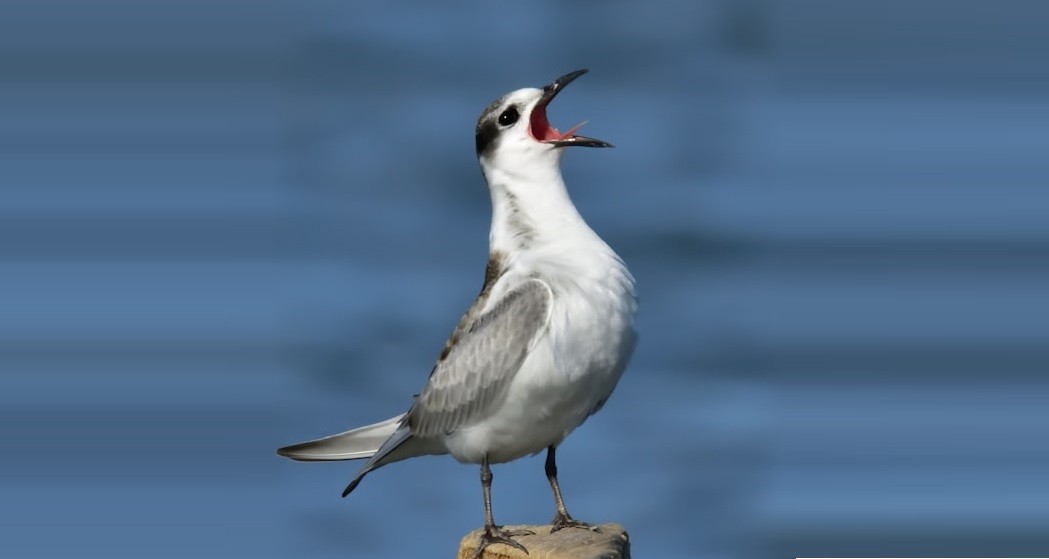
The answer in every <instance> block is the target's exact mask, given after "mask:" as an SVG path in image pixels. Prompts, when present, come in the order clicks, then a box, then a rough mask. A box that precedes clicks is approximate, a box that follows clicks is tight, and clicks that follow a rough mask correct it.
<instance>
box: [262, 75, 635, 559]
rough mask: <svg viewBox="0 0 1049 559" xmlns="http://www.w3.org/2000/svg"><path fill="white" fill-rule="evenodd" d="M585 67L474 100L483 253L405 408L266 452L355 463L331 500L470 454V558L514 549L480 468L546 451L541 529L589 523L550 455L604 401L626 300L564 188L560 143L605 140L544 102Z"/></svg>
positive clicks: (629, 345)
mask: <svg viewBox="0 0 1049 559" xmlns="http://www.w3.org/2000/svg"><path fill="white" fill-rule="evenodd" d="M586 72H587V70H585V69H583V70H576V71H574V72H571V73H568V74H565V75H563V76H561V77H559V78H557V79H556V80H554V81H553V82H552V83H550V84H548V85H546V86H544V87H541V88H523V89H518V90H515V91H512V92H510V93H507V94H506V95H503V96H502V97H500V98H499V99H497V100H495V101H494V102H492V103H491V104H490V105H488V107H487V108H485V109H484V111H483V112H482V113H481V116H480V118H479V119H478V121H477V127H476V131H475V144H476V149H477V158H478V162H479V163H480V167H481V172H482V174H483V176H484V179H485V182H486V183H487V186H488V190H489V193H490V195H491V202H492V222H491V229H490V232H489V255H488V262H487V265H486V266H485V272H484V281H483V284H482V287H481V291H480V293H479V294H478V295H477V298H476V299H475V300H474V301H473V303H472V304H471V305H470V306H469V308H468V309H467V311H466V312H465V314H463V316H462V318H461V319H460V320H459V322H458V324H457V325H456V326H455V328H454V330H453V331H452V334H451V336H450V337H449V338H448V340H447V342H446V343H445V345H444V348H443V350H442V351H441V353H440V356H439V357H438V358H437V361H436V363H435V365H434V367H433V369H432V370H431V372H430V375H429V378H428V379H427V381H426V384H425V386H424V387H423V388H422V391H421V392H420V393H419V394H417V395H416V396H415V398H414V400H413V402H412V405H411V406H410V408H409V409H408V411H407V412H405V413H402V414H400V415H397V416H395V417H392V418H390V419H387V420H385V421H381V422H379V423H375V424H372V425H368V426H364V427H360V428H357V429H353V430H350V431H346V432H344V433H339V434H337V435H331V436H328V437H324V438H321V439H317V440H312V441H308V442H304V443H299V444H295V445H291V446H286V447H283V448H280V449H278V451H277V453H278V454H280V455H281V456H285V457H288V458H292V459H294V460H300V461H320V460H355V459H365V460H367V461H366V462H365V463H364V466H363V467H362V468H361V469H360V471H359V472H358V473H357V475H356V476H355V477H354V478H353V480H352V481H351V482H350V483H349V485H347V487H346V489H345V490H344V491H343V494H342V496H343V497H345V496H346V495H348V494H349V493H350V492H351V491H353V490H354V489H355V488H356V487H357V485H358V484H359V483H360V482H361V480H362V479H363V478H364V477H365V476H366V475H367V474H368V473H370V472H372V471H374V470H376V469H378V468H380V467H382V466H385V465H387V464H390V463H393V462H397V461H400V460H404V459H407V458H412V457H416V456H424V455H434V454H437V455H441V454H450V455H451V456H452V457H454V458H455V459H456V460H458V461H459V462H461V463H465V464H479V465H480V468H481V489H482V495H483V500H484V516H485V520H484V529H483V531H482V533H481V537H480V542H479V545H478V547H477V550H476V555H475V557H480V556H481V554H482V552H483V550H484V549H485V548H486V547H488V546H489V545H492V544H495V543H502V544H505V545H509V546H511V547H514V548H517V549H520V550H521V551H523V552H525V553H527V549H526V548H525V547H524V545H522V544H521V543H520V542H517V541H515V540H514V539H513V538H514V537H517V536H521V535H527V534H531V533H532V532H531V531H512V530H509V529H506V528H504V527H503V526H500V525H497V524H495V521H494V518H493V515H492V502H491V487H492V479H493V476H492V472H491V468H490V465H492V464H501V463H506V462H509V461H512V460H516V459H518V458H522V457H525V456H529V455H535V454H538V453H540V452H542V451H543V450H546V461H545V465H544V466H545V473H546V477H547V480H548V482H549V484H550V488H551V490H552V492H553V498H554V505H555V508H556V512H555V515H554V519H553V521H552V522H551V533H553V532H556V531H558V530H561V529H564V528H584V529H590V530H595V531H600V530H599V528H597V527H596V526H594V525H592V524H589V523H586V522H582V521H579V520H576V519H575V518H573V517H572V516H571V515H570V514H569V513H568V509H567V508H566V507H565V503H564V499H563V497H562V494H561V488H560V486H559V484H558V481H557V461H556V451H557V448H558V446H559V445H560V444H561V443H562V441H564V439H565V437H567V436H568V435H569V434H570V433H571V432H572V431H573V430H575V428H576V427H578V426H579V425H581V424H582V423H583V422H584V421H586V420H587V419H588V418H589V417H590V416H592V415H593V414H595V413H597V411H599V410H600V409H601V408H602V407H603V406H604V405H605V402H607V400H608V398H609V396H611V395H612V391H613V390H614V389H615V387H616V385H617V384H618V382H619V379H620V378H621V376H622V375H623V372H624V370H625V368H626V366H627V363H628V361H629V360H630V358H631V355H632V354H633V351H634V347H635V345H636V341H637V333H636V329H635V327H634V318H635V315H636V313H637V308H638V302H637V296H636V294H635V280H634V277H633V275H632V274H631V273H630V271H629V270H628V269H627V267H626V265H625V264H624V262H623V260H622V259H621V258H620V257H619V255H617V254H616V252H615V251H614V250H612V248H611V247H609V245H608V244H607V243H605V241H604V240H602V239H601V237H599V236H598V235H597V233H595V232H594V231H593V229H591V228H590V226H589V225H587V223H586V221H584V219H583V217H582V216H581V215H580V214H579V211H578V210H577V209H576V207H575V205H574V204H573V203H572V200H571V198H570V197H569V194H568V190H567V188H566V186H565V182H564V179H563V177H562V173H561V158H562V155H563V154H564V150H565V149H567V148H570V147H592V148H609V147H613V146H612V144H610V143H608V142H605V141H602V140H598V139H595V138H591V137H587V136H582V135H578V134H576V132H577V131H578V130H579V128H580V127H581V126H582V125H583V124H585V122H584V123H580V124H579V125H577V126H574V127H572V128H571V129H569V130H568V131H566V132H560V131H558V129H557V128H554V127H553V126H552V125H551V124H550V121H549V120H548V118H547V114H546V112H547V107H548V105H549V104H550V102H551V101H553V99H554V98H555V97H556V96H557V95H558V94H559V93H561V91H562V90H564V88H565V87H566V86H567V85H568V84H570V83H571V82H572V81H574V80H575V79H576V78H578V77H579V76H581V75H583V74H585V73H586Z"/></svg>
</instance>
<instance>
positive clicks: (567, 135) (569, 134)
mask: <svg viewBox="0 0 1049 559" xmlns="http://www.w3.org/2000/svg"><path fill="white" fill-rule="evenodd" d="M584 124H586V121H585V120H584V121H583V122H580V123H579V124H577V125H575V126H573V127H571V128H569V129H568V132H565V133H564V134H561V133H560V132H558V131H557V129H556V128H551V130H553V131H554V132H555V133H557V134H558V135H559V136H558V137H557V138H555V139H556V140H563V139H565V138H571V137H572V134H575V133H576V132H578V131H579V129H580V128H582V127H583V125H584Z"/></svg>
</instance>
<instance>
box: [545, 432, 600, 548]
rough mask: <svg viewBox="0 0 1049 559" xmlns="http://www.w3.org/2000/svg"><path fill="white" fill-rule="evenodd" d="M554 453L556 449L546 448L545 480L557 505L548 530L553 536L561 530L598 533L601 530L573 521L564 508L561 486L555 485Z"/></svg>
mask: <svg viewBox="0 0 1049 559" xmlns="http://www.w3.org/2000/svg"><path fill="white" fill-rule="evenodd" d="M556 453H557V447H554V446H550V447H547V449H546V479H547V480H548V481H549V482H550V489H553V490H554V504H556V505H557V514H555V515H554V520H553V522H551V523H550V524H551V525H552V526H553V528H551V529H550V533H551V534H553V533H554V532H556V531H558V530H561V529H562V528H586V529H588V530H593V531H595V532H600V531H601V529H600V528H598V527H597V526H594V525H593V524H588V523H586V522H580V521H578V520H575V519H574V518H572V515H570V514H568V509H566V508H565V501H564V499H562V498H561V486H559V485H558V484H557V461H556V458H555V456H554V455H555V454H556Z"/></svg>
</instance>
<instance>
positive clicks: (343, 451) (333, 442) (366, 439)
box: [277, 414, 404, 467]
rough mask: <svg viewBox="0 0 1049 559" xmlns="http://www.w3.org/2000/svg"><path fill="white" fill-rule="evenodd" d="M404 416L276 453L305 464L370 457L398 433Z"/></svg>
mask: <svg viewBox="0 0 1049 559" xmlns="http://www.w3.org/2000/svg"><path fill="white" fill-rule="evenodd" d="M403 417H404V414H401V415H398V416H397V417H391V418H390V419H387V420H386V421H380V422H379V423H375V424H372V425H368V426H365V427H358V428H357V429H353V430H351V431H346V432H345V433H339V434H338V435H331V436H330V437H324V438H323V439H317V440H315V441H307V442H304V443H299V444H293V445H291V446H286V447H284V448H280V449H277V454H280V455H281V456H285V457H288V458H291V459H292V460H300V461H303V462H314V461H321V460H357V459H360V458H371V457H372V456H374V455H375V453H377V452H379V449H380V448H382V447H383V443H385V442H386V441H387V439H389V438H390V437H391V436H393V434H394V433H395V432H397V428H398V427H399V426H400V424H401V418H403ZM402 442H403V441H402ZM376 467H377V466H376Z"/></svg>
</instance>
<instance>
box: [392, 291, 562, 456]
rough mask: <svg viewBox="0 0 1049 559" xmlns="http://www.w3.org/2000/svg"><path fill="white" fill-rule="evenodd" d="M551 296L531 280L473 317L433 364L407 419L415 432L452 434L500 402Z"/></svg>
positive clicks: (421, 434) (534, 336)
mask: <svg viewBox="0 0 1049 559" xmlns="http://www.w3.org/2000/svg"><path fill="white" fill-rule="evenodd" d="M552 297H553V295H552V293H551V291H550V288H549V287H548V286H547V285H546V283H544V282H542V281H540V280H537V279H530V280H528V281H526V282H524V283H523V284H521V285H520V286H518V287H516V288H514V289H513V290H511V291H510V292H508V293H507V294H506V295H505V296H504V297H503V298H502V299H501V300H499V301H498V302H497V303H495V305H493V306H492V308H491V310H489V311H488V312H486V313H484V314H483V315H481V316H480V317H478V318H477V320H475V321H474V322H473V324H471V325H470V326H469V328H468V330H467V331H466V332H465V333H464V334H463V335H462V336H461V337H460V338H459V339H458V340H457V341H456V342H455V343H454V345H453V346H452V347H451V348H450V349H449V351H448V352H447V354H446V355H445V356H444V357H443V358H442V359H441V360H439V361H438V362H437V365H435V366H434V369H433V372H432V373H430V381H429V382H428V383H427V384H426V388H424V389H423V391H422V393H421V394H419V397H418V399H417V400H416V401H415V405H414V406H412V409H411V410H410V411H409V412H408V417H407V418H406V420H407V422H408V425H409V427H410V428H411V432H412V434H413V435H415V436H419V437H428V436H434V435H440V434H443V433H446V432H451V431H454V430H456V429H458V428H459V427H462V426H463V425H468V424H470V423H471V422H473V421H475V420H476V419H478V418H482V417H485V416H486V415H487V414H488V413H489V412H490V410H491V408H492V406H493V405H494V404H498V403H499V402H500V401H502V398H503V397H504V396H505V394H506V388H507V387H508V386H509V385H510V381H511V380H513V378H514V375H515V374H516V373H517V370H518V369H519V368H520V367H521V363H522V362H524V360H525V357H527V355H528V350H529V349H530V348H531V347H532V345H533V343H534V341H535V340H536V339H538V337H539V336H540V335H542V333H543V332H545V331H546V324H547V321H548V319H549V311H550V301H551V299H552Z"/></svg>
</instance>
